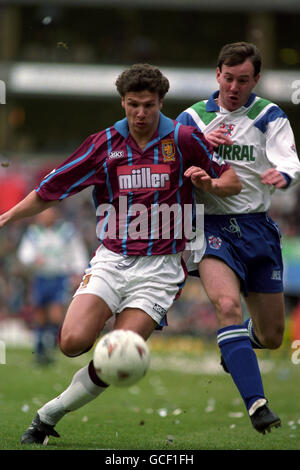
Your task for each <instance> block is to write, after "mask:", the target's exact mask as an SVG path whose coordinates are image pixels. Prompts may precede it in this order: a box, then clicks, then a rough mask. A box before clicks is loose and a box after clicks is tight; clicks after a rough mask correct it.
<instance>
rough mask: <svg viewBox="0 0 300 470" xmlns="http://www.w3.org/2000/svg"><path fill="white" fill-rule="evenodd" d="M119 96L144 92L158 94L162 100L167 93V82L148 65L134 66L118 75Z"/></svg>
mask: <svg viewBox="0 0 300 470" xmlns="http://www.w3.org/2000/svg"><path fill="white" fill-rule="evenodd" d="M116 87H117V90H118V92H119V94H120V95H121V96H122V97H124V96H125V94H126V93H127V92H129V91H144V90H148V91H150V92H156V91H157V93H158V96H159V98H160V99H162V98H163V97H164V96H165V94H166V93H167V92H168V90H169V87H170V84H169V80H168V79H167V78H166V77H165V76H164V75H163V74H162V73H161V71H160V70H159V69H158V68H157V67H155V66H153V65H149V64H134V65H132V66H131V67H129V68H128V69H126V70H124V72H122V73H121V75H119V77H118V78H117V80H116Z"/></svg>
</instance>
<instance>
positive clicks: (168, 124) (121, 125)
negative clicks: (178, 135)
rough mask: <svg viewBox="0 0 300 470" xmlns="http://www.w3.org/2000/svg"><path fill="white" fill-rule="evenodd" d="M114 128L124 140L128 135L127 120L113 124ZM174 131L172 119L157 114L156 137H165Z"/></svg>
mask: <svg viewBox="0 0 300 470" xmlns="http://www.w3.org/2000/svg"><path fill="white" fill-rule="evenodd" d="M114 128H115V129H116V131H117V132H119V134H121V135H122V137H124V139H126V137H128V134H129V127H128V120H127V118H124V119H122V120H121V121H117V122H116V123H115V124H114ZM174 129H175V125H174V122H173V121H172V119H170V118H168V117H167V116H165V115H164V114H163V113H161V112H160V113H159V123H158V129H157V131H158V136H159V138H160V139H162V138H163V137H165V136H166V135H168V134H170V132H173V131H174Z"/></svg>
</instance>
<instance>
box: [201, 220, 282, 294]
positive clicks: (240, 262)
mask: <svg viewBox="0 0 300 470" xmlns="http://www.w3.org/2000/svg"><path fill="white" fill-rule="evenodd" d="M204 229H205V239H206V250H205V253H204V256H215V257H217V258H220V259H222V260H223V261H224V262H225V263H226V264H227V265H228V266H230V267H231V269H232V270H233V271H234V272H235V273H236V274H237V276H238V277H239V278H240V280H241V290H242V291H243V293H244V294H245V295H247V294H248V292H261V293H275V292H282V291H283V261H282V252H281V234H280V231H279V228H278V226H277V224H276V223H275V222H274V221H273V220H272V219H271V218H270V217H269V216H268V214H267V213H265V212H259V213H253V214H241V215H236V214H227V215H206V216H205V219H204Z"/></svg>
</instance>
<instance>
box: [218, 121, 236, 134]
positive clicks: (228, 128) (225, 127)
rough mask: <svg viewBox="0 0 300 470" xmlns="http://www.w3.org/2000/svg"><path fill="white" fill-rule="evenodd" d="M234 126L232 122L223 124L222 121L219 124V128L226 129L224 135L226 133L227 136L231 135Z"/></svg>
mask: <svg viewBox="0 0 300 470" xmlns="http://www.w3.org/2000/svg"><path fill="white" fill-rule="evenodd" d="M234 128H235V125H234V124H225V123H224V122H223V124H221V125H220V129H226V130H227V132H226V134H225V135H228V136H230V135H232V133H233V130H234Z"/></svg>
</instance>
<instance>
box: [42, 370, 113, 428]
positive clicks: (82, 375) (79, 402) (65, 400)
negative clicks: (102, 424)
mask: <svg viewBox="0 0 300 470" xmlns="http://www.w3.org/2000/svg"><path fill="white" fill-rule="evenodd" d="M106 388H107V387H101V386H99V385H96V384H95V383H94V382H93V381H92V380H91V378H90V375H89V366H85V367H83V368H82V369H80V370H79V371H77V372H76V374H75V375H74V377H73V379H72V382H71V383H70V385H69V387H68V388H67V389H66V390H65V391H64V392H62V393H61V394H60V395H59V396H58V397H56V398H54V399H53V400H51V401H49V402H48V403H46V404H45V405H44V406H42V408H40V409H39V410H38V414H39V416H40V419H41V421H43V422H44V423H46V424H49V425H51V426H54V425H55V424H56V423H57V422H58V421H59V420H60V419H61V418H62V417H63V416H64V415H65V414H66V413H68V412H69V411H75V410H77V409H78V408H80V407H82V406H84V405H86V404H87V403H89V402H90V401H92V400H94V399H95V398H97V396H98V395H100V393H102V392H104V390H106Z"/></svg>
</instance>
